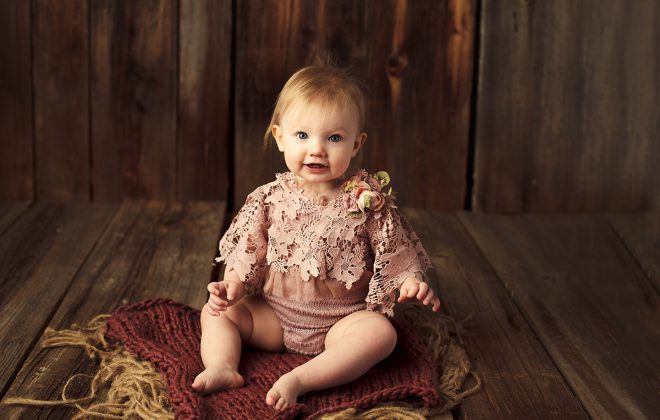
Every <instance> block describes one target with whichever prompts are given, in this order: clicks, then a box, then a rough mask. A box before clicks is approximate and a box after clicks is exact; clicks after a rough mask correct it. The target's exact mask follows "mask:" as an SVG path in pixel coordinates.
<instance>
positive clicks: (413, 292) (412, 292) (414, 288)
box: [406, 284, 419, 298]
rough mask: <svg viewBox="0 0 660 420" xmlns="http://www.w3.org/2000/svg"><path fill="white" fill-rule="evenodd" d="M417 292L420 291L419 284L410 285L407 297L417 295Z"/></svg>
mask: <svg viewBox="0 0 660 420" xmlns="http://www.w3.org/2000/svg"><path fill="white" fill-rule="evenodd" d="M417 292H419V284H414V285H412V286H410V287H408V295H407V296H406V297H408V298H413V297H415V295H417Z"/></svg>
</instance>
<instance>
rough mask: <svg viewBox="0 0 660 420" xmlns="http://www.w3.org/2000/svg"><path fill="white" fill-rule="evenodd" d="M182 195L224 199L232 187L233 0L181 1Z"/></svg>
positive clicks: (179, 189) (184, 198)
mask: <svg viewBox="0 0 660 420" xmlns="http://www.w3.org/2000/svg"><path fill="white" fill-rule="evenodd" d="M179 8H180V16H179V22H180V25H179V63H180V64H179V111H178V141H177V156H178V165H177V167H178V170H177V194H176V196H177V198H178V199H179V200H181V201H187V200H219V199H226V198H227V189H228V187H229V173H228V170H229V166H228V162H229V158H230V157H229V156H228V152H229V142H230V141H232V139H231V134H232V133H231V127H232V126H233V124H232V122H231V118H233V113H232V112H231V109H230V106H231V105H232V104H231V103H230V102H231V90H232V89H231V83H232V79H231V77H232V73H231V71H232V65H233V63H232V59H233V57H232V42H233V40H232V30H233V25H234V22H233V20H232V13H233V10H232V8H233V7H232V2H231V1H230V0H222V1H215V0H199V1H198V0H181V1H180V6H179Z"/></svg>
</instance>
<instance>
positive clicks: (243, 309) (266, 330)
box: [192, 296, 283, 394]
mask: <svg viewBox="0 0 660 420" xmlns="http://www.w3.org/2000/svg"><path fill="white" fill-rule="evenodd" d="M201 323H202V341H201V356H202V362H203V363H204V367H205V369H204V371H203V372H202V373H200V374H199V375H197V377H196V378H195V380H194V381H193V383H192V388H193V390H195V391H196V392H199V393H201V394H209V393H212V392H215V391H219V390H223V389H231V388H238V387H241V386H243V384H244V382H245V381H244V380H243V377H242V376H241V375H240V374H239V373H238V364H239V362H240V359H241V348H242V344H243V343H246V344H249V345H251V346H253V347H257V348H260V349H264V350H270V351H280V350H282V349H283V344H282V328H281V326H280V324H279V321H278V320H277V318H276V317H275V314H274V313H273V310H272V309H271V308H270V306H268V304H267V303H266V302H264V301H263V299H262V298H261V297H259V296H251V297H245V298H243V299H242V300H241V301H239V302H237V303H236V304H235V305H233V306H231V307H229V308H228V310H227V312H225V313H222V314H221V315H219V316H213V315H211V314H210V313H208V311H207V310H206V307H204V308H202V314H201Z"/></svg>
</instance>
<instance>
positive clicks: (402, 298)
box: [399, 285, 408, 303]
mask: <svg viewBox="0 0 660 420" xmlns="http://www.w3.org/2000/svg"><path fill="white" fill-rule="evenodd" d="M407 294H408V289H407V288H406V286H405V285H404V286H401V290H399V303H401V302H404V301H405V300H406V299H407V297H406V296H407Z"/></svg>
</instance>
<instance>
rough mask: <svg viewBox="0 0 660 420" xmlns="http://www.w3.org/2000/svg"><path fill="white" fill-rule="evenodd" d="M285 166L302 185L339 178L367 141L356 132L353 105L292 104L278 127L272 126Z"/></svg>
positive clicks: (356, 113)
mask: <svg viewBox="0 0 660 420" xmlns="http://www.w3.org/2000/svg"><path fill="white" fill-rule="evenodd" d="M273 137H275V141H276V142H277V147H278V148H279V150H280V151H281V152H283V153H284V160H285V162H286V166H287V167H288V168H289V170H290V171H291V172H293V173H294V174H295V175H296V176H297V177H299V178H302V179H303V180H304V182H307V183H309V182H312V183H327V184H328V186H332V185H334V181H336V180H337V179H339V178H341V176H342V175H344V173H345V172H346V170H347V169H348V166H349V164H350V162H351V159H352V158H353V157H354V156H355V155H356V154H357V152H358V150H359V149H360V147H361V146H362V144H363V143H364V141H365V140H366V137H367V135H366V134H365V133H360V132H359V126H358V112H357V108H356V107H355V105H353V104H351V105H350V106H344V107H339V106H324V105H322V104H319V103H315V102H311V103H298V104H293V106H291V107H290V108H289V109H288V110H287V111H286V112H285V113H284V114H283V115H282V118H281V120H280V125H274V126H273Z"/></svg>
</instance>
